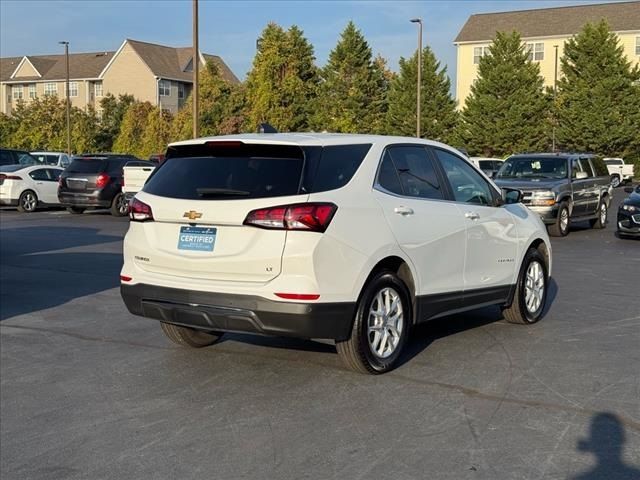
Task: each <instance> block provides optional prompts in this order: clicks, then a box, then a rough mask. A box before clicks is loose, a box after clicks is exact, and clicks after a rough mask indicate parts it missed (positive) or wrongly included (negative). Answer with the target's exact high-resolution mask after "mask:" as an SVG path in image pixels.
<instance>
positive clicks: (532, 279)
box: [524, 260, 545, 313]
mask: <svg viewBox="0 0 640 480" xmlns="http://www.w3.org/2000/svg"><path fill="white" fill-rule="evenodd" d="M544 288H545V278H544V269H543V268H542V265H540V263H539V262H538V261H535V260H534V261H533V262H531V263H530V264H529V266H528V267H527V273H526V277H525V284H524V303H525V306H526V307H527V311H528V312H529V313H535V312H537V311H538V309H539V308H540V306H541V304H542V301H543V300H544Z"/></svg>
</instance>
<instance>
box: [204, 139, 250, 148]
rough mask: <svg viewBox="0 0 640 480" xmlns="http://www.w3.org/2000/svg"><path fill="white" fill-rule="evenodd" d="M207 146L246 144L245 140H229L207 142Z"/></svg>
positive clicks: (237, 145)
mask: <svg viewBox="0 0 640 480" xmlns="http://www.w3.org/2000/svg"><path fill="white" fill-rule="evenodd" d="M205 145H206V146H207V147H242V146H244V142H240V141H238V140H227V141H223V142H215V141H212V142H205Z"/></svg>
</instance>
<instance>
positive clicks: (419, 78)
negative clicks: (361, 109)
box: [411, 18, 422, 138]
mask: <svg viewBox="0 0 640 480" xmlns="http://www.w3.org/2000/svg"><path fill="white" fill-rule="evenodd" d="M411 23H417V24H418V82H417V86H416V89H417V91H416V137H418V138H420V133H421V131H420V117H421V116H422V115H421V112H420V110H421V102H420V91H421V90H422V19H421V18H412V19H411Z"/></svg>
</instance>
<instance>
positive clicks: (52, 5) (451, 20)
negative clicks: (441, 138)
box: [0, 0, 607, 85]
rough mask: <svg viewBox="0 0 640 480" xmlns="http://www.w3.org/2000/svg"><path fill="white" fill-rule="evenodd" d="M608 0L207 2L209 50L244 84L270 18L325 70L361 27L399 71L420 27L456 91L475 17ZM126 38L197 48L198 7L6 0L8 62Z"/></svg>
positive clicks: (152, 0) (1, 43)
mask: <svg viewBox="0 0 640 480" xmlns="http://www.w3.org/2000/svg"><path fill="white" fill-rule="evenodd" d="M606 1H607V0H502V1H501V0H485V1H478V0H467V1H464V0H457V1H454V0H448V1H441V0H432V1H421V2H415V1H381V0H380V1H364V0H362V1H346V0H345V1H320V0H316V1H310V0H309V1H294V0H289V1H242V0H237V1H221V0H217V1H216V0H200V48H201V50H202V51H203V52H205V53H211V54H215V55H220V56H221V57H222V58H223V59H224V60H225V62H226V63H227V64H228V65H229V66H230V67H231V69H232V70H233V71H234V73H235V74H236V75H237V76H238V77H239V78H241V79H244V78H245V76H246V73H247V72H248V71H249V70H250V68H251V62H252V60H253V56H254V54H255V44H256V39H257V38H258V36H259V35H260V32H261V31H262V29H263V28H264V27H265V25H266V24H267V23H268V22H269V21H274V22H276V23H278V24H280V25H282V26H284V27H289V26H290V25H293V24H295V25H298V27H300V28H301V29H302V30H303V31H304V33H305V35H306V37H307V38H308V39H309V40H310V42H311V43H312V44H313V45H314V48H315V54H316V58H317V62H318V64H319V65H323V64H324V63H325V61H326V59H327V57H328V55H329V52H330V51H331V49H332V48H333V47H334V46H335V44H336V42H337V40H338V37H339V35H340V32H341V31H342V30H343V29H344V27H345V26H346V24H347V22H348V21H349V20H353V21H354V22H355V23H356V25H357V26H358V28H360V29H361V30H362V32H363V33H364V35H365V37H366V38H367V40H368V41H369V44H370V45H371V47H372V50H373V52H374V54H376V53H380V54H382V56H384V57H385V58H386V59H387V60H388V62H389V67H390V68H391V69H392V70H397V68H398V60H399V58H400V57H401V56H404V57H407V56H410V55H411V54H412V53H413V51H414V50H415V48H416V43H417V32H416V28H417V26H415V25H413V24H411V23H409V19H411V18H414V17H421V18H422V19H423V21H424V42H425V43H426V44H428V45H430V46H431V48H433V50H434V52H435V54H436V56H437V57H438V58H439V59H440V61H441V62H442V63H443V64H446V65H448V71H449V75H450V76H451V77H452V82H453V84H454V85H455V78H454V77H455V61H456V56H455V55H456V51H455V46H454V45H453V40H454V38H455V37H456V35H457V34H458V32H459V31H460V29H461V28H462V25H463V24H464V22H465V21H466V20H467V18H468V17H469V16H470V15H472V14H474V13H483V12H500V11H508V10H524V9H530V8H544V7H556V6H566V5H579V4H587V3H605V2H606ZM125 38H132V39H135V40H142V41H147V42H153V43H161V44H165V45H171V46H189V45H191V0H46V1H41V0H38V1H36V0H20V1H17V0H0V56H3V57H6V56H21V55H38V54H40V55H42V54H52V53H61V52H62V48H61V46H60V45H58V44H57V42H58V41H59V40H68V41H69V42H70V43H71V45H70V49H71V51H72V52H73V51H76V52H93V51H101V50H117V49H118V47H119V46H120V44H121V43H122V41H123V40H124V39H125Z"/></svg>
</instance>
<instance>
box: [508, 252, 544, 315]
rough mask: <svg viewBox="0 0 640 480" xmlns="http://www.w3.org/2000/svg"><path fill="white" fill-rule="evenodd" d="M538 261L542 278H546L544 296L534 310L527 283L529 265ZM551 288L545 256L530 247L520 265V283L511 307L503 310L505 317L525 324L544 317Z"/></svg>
mask: <svg viewBox="0 0 640 480" xmlns="http://www.w3.org/2000/svg"><path fill="white" fill-rule="evenodd" d="M534 262H535V263H537V264H538V265H539V267H540V268H541V269H542V278H543V280H544V285H543V290H542V292H541V293H542V298H541V299H539V305H538V306H537V308H535V309H534V310H533V311H531V310H530V308H528V307H527V301H526V285H527V273H528V271H529V267H530V266H531V265H532V264H533V263H534ZM548 290H549V277H548V273H547V264H546V262H545V259H544V256H543V255H542V254H541V253H540V251H539V250H537V249H535V248H530V249H529V250H528V251H527V253H526V255H525V256H524V260H523V261H522V266H521V267H520V274H519V275H518V283H517V284H516V292H515V294H514V296H513V302H512V303H511V305H510V306H509V307H506V308H504V309H503V310H502V315H503V316H504V319H505V320H506V321H507V322H509V323H519V324H523V325H530V324H532V323H536V322H537V321H538V320H540V319H541V318H542V314H543V312H544V306H545V303H546V301H547V292H548ZM532 306H533V305H532Z"/></svg>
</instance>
